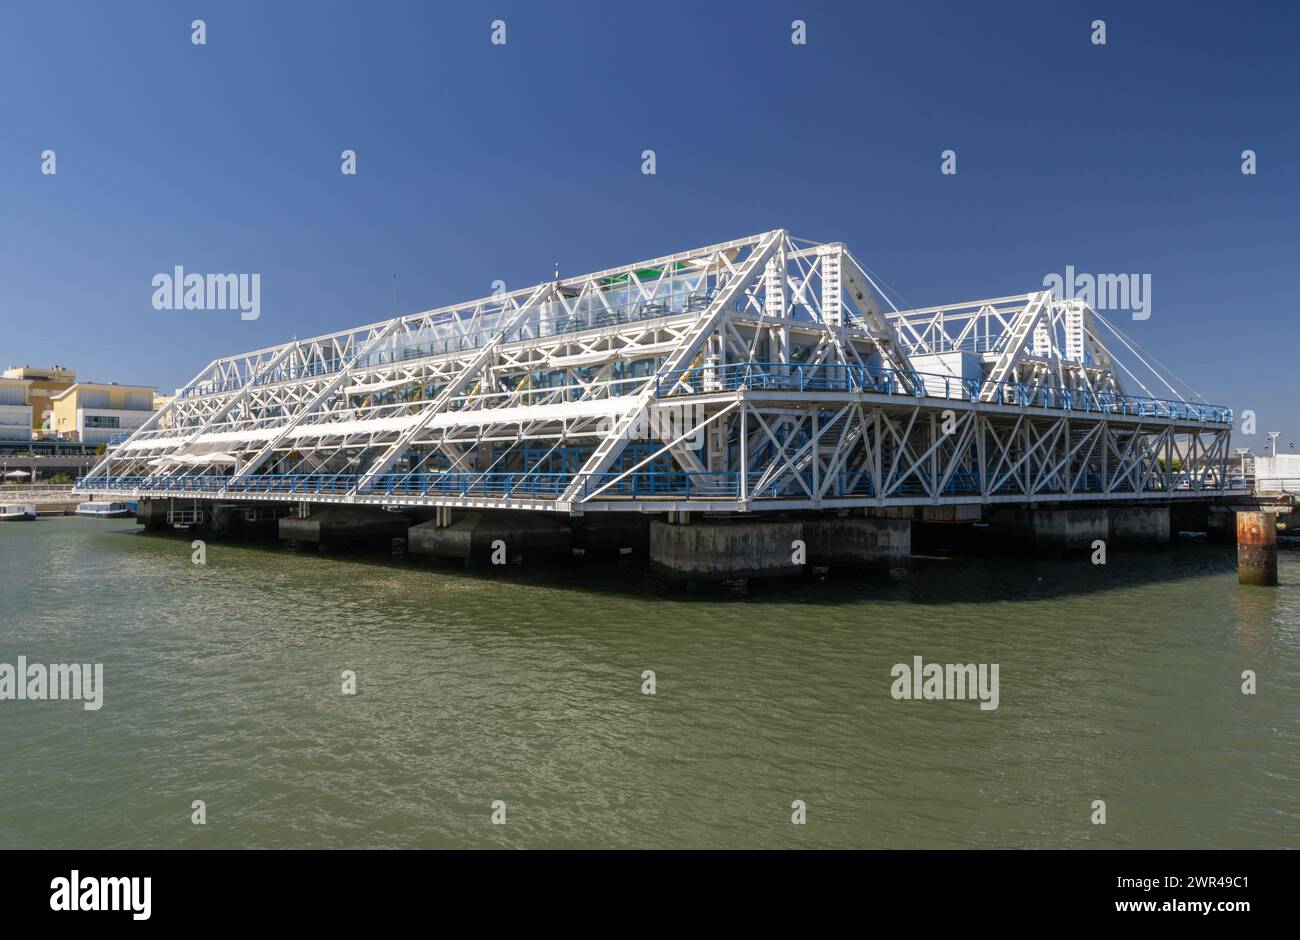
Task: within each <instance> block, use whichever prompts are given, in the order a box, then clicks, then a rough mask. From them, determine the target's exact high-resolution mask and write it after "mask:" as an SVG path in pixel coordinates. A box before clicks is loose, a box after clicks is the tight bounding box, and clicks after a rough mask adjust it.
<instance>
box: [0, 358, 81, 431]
mask: <svg viewBox="0 0 1300 940" xmlns="http://www.w3.org/2000/svg"><path fill="white" fill-rule="evenodd" d="M3 377H4V378H6V379H18V380H20V381H25V382H28V383H30V384H29V385H28V388H27V404H29V405H31V406H32V427H33V428H34V429H36V430H38V431H39V430H41V429H42V428H45V427H47V426H48V427H51V428H52V427H53V424H49V425H47V424H46V423H45V422H46V421H47V420H48V419H49V417H50V415H49V412H50V411H51V410H53V398H54V396H55V395H57V394H59V393H60V392H63V391H66V390H67V389H69V388H71V387H72V386H73V385H74V384H75V383H76V381H77V373H75V372H73V371H72V370H71V369H65V368H63V366H50V367H49V368H48V369H33V368H32V367H31V366H10V367H9V368H8V369H5V370H4V373H3Z"/></svg>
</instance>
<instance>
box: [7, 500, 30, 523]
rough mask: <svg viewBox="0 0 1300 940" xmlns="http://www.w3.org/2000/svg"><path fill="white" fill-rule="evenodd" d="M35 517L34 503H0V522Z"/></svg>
mask: <svg viewBox="0 0 1300 940" xmlns="http://www.w3.org/2000/svg"><path fill="white" fill-rule="evenodd" d="M35 518H36V504H35V503H0V522H15V521H17V520H20V519H35Z"/></svg>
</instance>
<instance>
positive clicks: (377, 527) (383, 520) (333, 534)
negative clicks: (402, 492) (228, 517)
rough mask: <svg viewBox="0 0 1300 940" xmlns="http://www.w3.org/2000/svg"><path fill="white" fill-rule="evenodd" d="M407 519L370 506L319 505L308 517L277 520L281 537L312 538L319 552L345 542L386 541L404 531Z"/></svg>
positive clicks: (354, 543)
mask: <svg viewBox="0 0 1300 940" xmlns="http://www.w3.org/2000/svg"><path fill="white" fill-rule="evenodd" d="M410 524H411V523H410V521H409V520H408V519H407V518H406V517H405V516H402V515H398V514H397V513H393V512H385V511H384V510H382V509H379V508H375V507H370V506H321V507H315V508H313V509H312V514H311V515H310V516H308V517H307V518H305V519H303V518H299V517H297V516H285V517H284V518H282V519H280V520H279V523H278V526H279V532H280V538H281V539H284V540H285V541H292V542H315V543H316V547H317V548H318V549H319V550H320V551H322V552H328V551H329V550H330V549H331V548H333V547H336V546H344V545H364V544H375V545H379V544H384V545H387V544H389V541H390V540H391V539H393V538H400V537H404V536H405V535H406V530H407V528H408V527H409V526H410Z"/></svg>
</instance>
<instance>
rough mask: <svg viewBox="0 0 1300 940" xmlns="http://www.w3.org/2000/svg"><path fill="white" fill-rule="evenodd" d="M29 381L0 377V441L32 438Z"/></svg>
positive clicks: (28, 439)
mask: <svg viewBox="0 0 1300 940" xmlns="http://www.w3.org/2000/svg"><path fill="white" fill-rule="evenodd" d="M30 386H31V382H29V381H28V380H26V379H15V378H9V377H7V376H6V377H4V378H0V441H30V440H31V439H32V406H31V401H30V398H29V395H30V393H31V392H30Z"/></svg>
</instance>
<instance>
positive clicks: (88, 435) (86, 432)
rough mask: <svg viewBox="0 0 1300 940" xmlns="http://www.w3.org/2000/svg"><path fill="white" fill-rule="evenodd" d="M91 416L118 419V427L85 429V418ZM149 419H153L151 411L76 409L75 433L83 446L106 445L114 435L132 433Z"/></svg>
mask: <svg viewBox="0 0 1300 940" xmlns="http://www.w3.org/2000/svg"><path fill="white" fill-rule="evenodd" d="M91 416H95V417H100V416H103V417H115V418H117V419H118V424H119V425H120V426H119V427H116V428H88V427H86V418H87V417H91ZM151 417H153V412H152V411H135V410H128V409H116V408H78V409H77V432H78V434H79V435H80V437H81V441H82V443H84V444H107V443H108V441H109V440H110V439H111V438H112V437H113V436H114V435H117V434H122V433H123V432H127V433H129V432H131V431H134V430H135V429H136V428H138V427H139V426H140V425H142V424H144V423H145V422H146V421H148V420H149V419H150V418H151Z"/></svg>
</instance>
